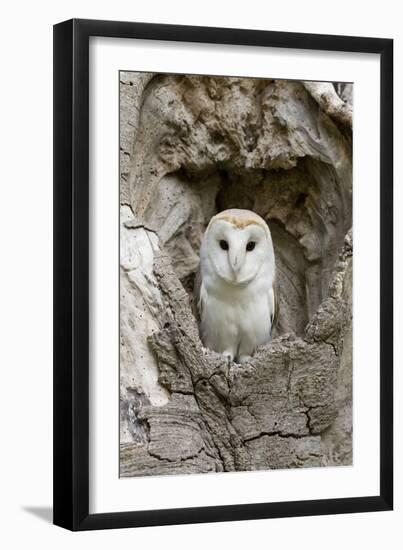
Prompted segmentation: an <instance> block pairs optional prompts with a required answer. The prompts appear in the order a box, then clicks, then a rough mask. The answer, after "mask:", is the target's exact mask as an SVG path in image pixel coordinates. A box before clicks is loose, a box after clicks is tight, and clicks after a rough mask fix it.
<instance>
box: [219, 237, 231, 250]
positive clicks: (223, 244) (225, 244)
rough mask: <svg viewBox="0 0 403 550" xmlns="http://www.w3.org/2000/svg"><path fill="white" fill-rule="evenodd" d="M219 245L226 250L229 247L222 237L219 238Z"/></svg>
mask: <svg viewBox="0 0 403 550" xmlns="http://www.w3.org/2000/svg"><path fill="white" fill-rule="evenodd" d="M220 246H221V248H222V249H223V250H228V249H229V246H228V243H227V241H224V239H221V241H220Z"/></svg>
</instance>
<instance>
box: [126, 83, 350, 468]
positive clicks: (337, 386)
mask: <svg viewBox="0 0 403 550" xmlns="http://www.w3.org/2000/svg"><path fill="white" fill-rule="evenodd" d="M130 82H131V84H130ZM128 83H129V84H128ZM329 86H332V87H333V88H329ZM329 86H327V88H326V90H321V89H318V88H315V89H310V86H307V84H306V83H299V82H285V81H276V80H257V79H241V78H225V79H224V78H219V77H217V78H209V77H184V76H180V77H175V76H172V75H146V74H145V73H143V74H136V73H121V98H122V100H121V101H122V105H123V107H124V108H123V109H122V110H121V159H123V160H122V161H121V188H122V189H123V191H122V194H121V205H122V206H121V209H122V215H121V475H122V476H133V475H157V474H159V475H160V474H174V473H197V472H220V471H233V470H251V469H269V468H294V467H307V466H323V465H337V464H350V463H351V461H352V415H351V408H352V402H351V400H352V349H351V323H352V319H351V312H352V237H351V230H350V228H351V225H352V205H351V195H352V189H351V140H352V136H351V128H350V127H349V119H348V117H347V118H346V116H347V115H346V114H345V113H348V112H350V111H351V110H352V106H351V104H349V103H348V98H350V96H351V94H350V95H349V94H348V93H347V92H348V90H347V89H346V87H345V86H344V87H343V88H342V89H343V94H344V95H343V96H341V95H340V96H339V95H338V94H337V92H336V89H338V88H337V87H334V86H333V85H329ZM310 92H311V93H312V95H311V93H310ZM325 92H326V94H327V96H326V97H327V98H328V99H326V98H325V95H324V94H325ZM333 92H334V93H333ZM334 94H335V95H336V102H335V105H333V106H332V105H330V103H331V102H332V101H333V102H334V100H335V97H334ZM343 97H345V98H347V99H346V100H345V99H343ZM329 98H330V99H329ZM324 101H326V103H323V102H324ZM340 102H342V103H343V105H344V107H343V108H342V105H341V104H340ZM340 110H341V111H343V113H344V114H340V112H341V111H340ZM128 159H129V160H128ZM231 206H238V207H241V208H251V209H253V210H255V211H256V212H258V213H259V214H260V215H262V216H263V217H264V218H265V219H266V220H267V222H268V223H269V225H270V228H271V231H272V235H273V242H274V247H275V253H276V259H277V266H278V284H279V287H280V293H281V298H280V306H281V315H280V319H279V323H278V326H277V328H276V334H275V336H276V337H275V338H274V340H273V341H272V343H271V344H270V345H269V346H267V347H264V348H262V349H260V350H259V352H258V353H257V354H256V355H255V356H254V357H253V359H252V360H251V362H250V363H249V364H246V365H237V364H234V363H232V364H228V362H227V361H226V360H225V358H224V357H222V356H220V355H218V354H215V353H214V352H211V351H208V350H206V349H204V348H203V347H202V345H201V342H200V339H199V334H198V327H197V321H196V319H195V317H194V315H193V313H192V308H191V289H192V283H193V276H194V272H195V270H196V268H197V265H198V247H199V244H200V239H201V236H202V234H203V231H204V229H205V226H206V224H207V222H208V220H209V218H210V217H211V215H213V214H214V213H215V212H216V211H217V209H219V210H221V209H224V208H228V207H231Z"/></svg>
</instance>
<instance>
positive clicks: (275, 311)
mask: <svg viewBox="0 0 403 550" xmlns="http://www.w3.org/2000/svg"><path fill="white" fill-rule="evenodd" d="M269 301H270V311H271V316H270V321H271V326H272V327H273V325H274V324H275V323H276V322H277V320H278V315H279V312H280V302H279V299H278V289H277V285H276V283H275V282H274V283H273V286H272V287H271V289H270V292H269Z"/></svg>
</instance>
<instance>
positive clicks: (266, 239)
mask: <svg viewBox="0 0 403 550" xmlns="http://www.w3.org/2000/svg"><path fill="white" fill-rule="evenodd" d="M200 255H201V267H202V270H203V268H205V269H206V268H207V269H208V271H210V272H211V270H212V271H213V272H214V273H215V274H216V275H217V276H218V277H219V278H220V279H221V280H224V281H225V282H227V283H229V284H232V285H245V284H247V283H249V282H250V281H252V280H253V279H254V278H255V277H256V276H257V274H258V273H259V272H260V271H261V270H262V268H264V269H265V271H266V273H265V275H266V277H269V278H271V279H272V280H273V279H274V270H275V260H274V251H273V243H272V240H271V234H270V229H269V227H268V226H267V224H266V222H265V221H264V220H263V218H261V217H260V216H258V215H257V214H255V213H254V212H251V211H250V210H240V209H235V208H234V209H230V210H224V211H223V212H220V213H219V214H217V215H216V216H214V217H213V218H212V219H211V220H210V223H209V225H208V227H207V230H206V232H205V234H204V237H203V242H202V246H201V254H200ZM203 264H204V265H203ZM206 264H207V265H206Z"/></svg>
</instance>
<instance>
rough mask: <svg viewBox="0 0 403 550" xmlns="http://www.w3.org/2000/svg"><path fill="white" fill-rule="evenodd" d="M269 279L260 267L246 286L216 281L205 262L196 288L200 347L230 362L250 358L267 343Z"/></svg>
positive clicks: (268, 329)
mask: <svg viewBox="0 0 403 550" xmlns="http://www.w3.org/2000/svg"><path fill="white" fill-rule="evenodd" d="M271 287H272V277H271V276H270V271H269V267H268V266H267V269H266V266H265V265H263V266H262V269H261V270H260V271H259V273H258V274H257V276H256V277H255V279H254V280H253V281H251V282H250V283H248V284H247V285H246V286H237V285H231V284H228V283H227V282H225V281H223V280H222V279H220V278H219V277H218V276H217V275H216V273H215V272H214V270H213V269H211V266H210V265H209V262H208V261H206V262H205V264H204V269H203V272H202V283H201V288H200V301H201V334H202V340H203V342H204V344H205V345H206V346H207V347H209V348H210V349H213V350H215V351H217V352H219V353H225V354H227V355H228V356H230V357H231V358H232V359H234V358H236V359H240V358H241V360H242V357H245V356H250V355H252V354H253V353H254V351H255V349H256V348H257V347H259V346H261V345H262V344H265V343H266V342H268V341H269V340H270V329H271V316H272V314H273V311H272V302H271V300H270V298H269V296H270V291H271Z"/></svg>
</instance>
